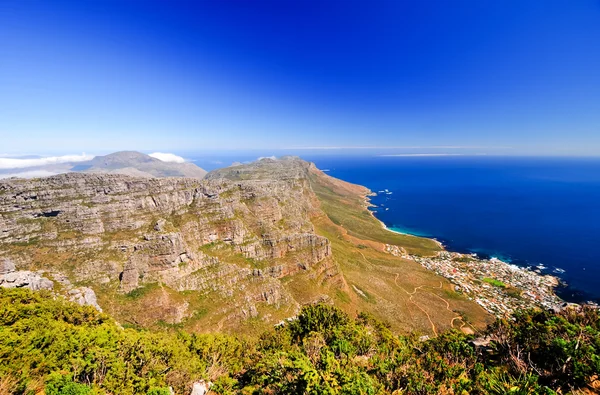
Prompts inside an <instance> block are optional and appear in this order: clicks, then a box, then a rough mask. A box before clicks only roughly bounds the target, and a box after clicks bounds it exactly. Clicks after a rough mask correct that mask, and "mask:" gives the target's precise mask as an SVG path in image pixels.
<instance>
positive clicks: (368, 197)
mask: <svg viewBox="0 0 600 395" xmlns="http://www.w3.org/2000/svg"><path fill="white" fill-rule="evenodd" d="M371 196H377V193H375V192H373V191H371V190H369V192H368V193H367V194H366V195H365V196H364V199H365V206H366V208H367V211H368V212H369V213H370V214H371V216H373V218H375V219H376V220H377V221H378V222H379V223H380V224H381V227H382V228H383V229H385V230H387V231H388V232H392V233H396V234H398V235H402V236H410V237H418V238H422V239H428V240H431V241H433V242H434V243H435V244H437V245H438V246H439V247H440V249H441V250H442V251H446V248H445V247H444V245H443V244H442V242H440V241H439V240H437V239H434V238H432V237H425V236H417V235H413V234H410V233H405V232H400V231H397V230H393V229H390V228H388V226H387V225H386V224H385V223H384V222H383V221H382V220H380V219H379V218H377V216H376V215H375V213H374V212H373V211H371V210H369V207H377V206H376V205H374V204H372V203H371V199H370V197H371ZM442 251H440V252H442Z"/></svg>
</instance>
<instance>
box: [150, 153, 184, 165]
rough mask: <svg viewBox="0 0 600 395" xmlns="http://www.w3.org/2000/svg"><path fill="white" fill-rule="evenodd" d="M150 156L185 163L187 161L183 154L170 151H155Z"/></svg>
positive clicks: (165, 160) (164, 160)
mask: <svg viewBox="0 0 600 395" xmlns="http://www.w3.org/2000/svg"><path fill="white" fill-rule="evenodd" d="M149 156H151V157H153V158H155V159H158V160H162V161H163V162H175V163H183V162H185V159H183V158H182V157H181V156H177V155H175V154H169V153H165V152H154V153H152V154H149Z"/></svg>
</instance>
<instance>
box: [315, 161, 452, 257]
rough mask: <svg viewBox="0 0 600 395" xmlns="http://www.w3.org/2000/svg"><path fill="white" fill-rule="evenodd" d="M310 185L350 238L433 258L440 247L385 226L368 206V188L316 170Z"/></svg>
mask: <svg viewBox="0 0 600 395" xmlns="http://www.w3.org/2000/svg"><path fill="white" fill-rule="evenodd" d="M310 180H311V186H312V188H313V190H314V191H315V193H316V194H317V196H318V197H319V201H320V203H321V208H322V209H323V211H325V212H326V213H327V216H329V218H330V219H331V221H333V223H335V224H336V225H340V226H343V227H344V228H345V229H346V230H347V231H348V233H349V234H350V235H351V236H355V237H358V238H360V239H363V240H372V241H377V242H381V243H386V244H394V245H398V246H401V247H404V248H405V249H406V250H407V252H409V253H411V254H416V255H434V254H435V253H436V252H438V251H440V249H441V248H440V246H439V245H438V244H437V243H436V242H435V241H434V240H431V239H427V238H423V237H416V236H411V235H404V234H400V233H395V232H391V231H389V230H387V229H385V228H384V227H383V225H382V224H381V222H379V220H377V219H376V218H375V217H374V216H373V215H372V214H371V212H369V210H368V209H367V207H366V201H365V196H366V194H367V193H368V192H369V191H368V190H367V189H366V188H364V187H361V186H358V185H352V184H349V183H346V182H344V181H341V180H338V179H335V178H333V177H329V176H327V175H326V174H324V173H322V172H319V171H314V172H312V173H311V176H310Z"/></svg>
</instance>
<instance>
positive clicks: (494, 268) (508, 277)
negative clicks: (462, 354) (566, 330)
mask: <svg viewBox="0 0 600 395" xmlns="http://www.w3.org/2000/svg"><path fill="white" fill-rule="evenodd" d="M386 251H387V252H388V253H390V254H392V255H396V256H402V257H403V258H406V259H412V260H414V261H416V262H418V263H419V264H421V265H422V266H423V267H425V268H427V269H429V270H432V271H434V272H435V273H437V274H439V275H441V276H443V277H445V278H447V279H449V280H450V281H451V282H452V283H453V284H455V290H456V291H457V292H460V293H463V294H464V295H466V296H467V297H468V298H469V299H471V300H474V301H475V302H476V303H478V304H479V305H480V306H481V307H483V308H484V309H485V310H487V311H488V312H490V313H491V314H494V315H496V316H498V317H503V316H509V315H510V314H511V313H513V312H514V311H516V310H519V309H526V308H531V307H542V308H546V309H551V310H555V311H558V310H560V309H562V308H563V307H564V306H565V305H566V303H565V302H564V301H563V300H562V299H560V298H559V297H558V296H557V295H556V294H555V293H554V288H555V287H556V286H558V285H559V280H558V278H556V277H554V276H550V275H543V274H539V273H536V272H534V271H532V270H529V269H527V268H524V267H519V266H516V265H511V264H509V263H506V262H503V261H501V260H500V259H497V258H491V259H481V258H479V257H477V256H476V255H474V254H473V255H469V254H460V253H457V252H448V251H442V252H440V253H439V254H438V255H437V256H435V257H422V256H416V255H409V254H406V253H405V251H404V250H403V249H401V248H399V247H397V246H393V245H387V246H386Z"/></svg>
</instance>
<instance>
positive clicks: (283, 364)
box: [0, 289, 600, 395]
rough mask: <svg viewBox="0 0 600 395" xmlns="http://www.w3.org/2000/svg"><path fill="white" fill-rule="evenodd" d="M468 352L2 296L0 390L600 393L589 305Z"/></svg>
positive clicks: (594, 316)
mask: <svg viewBox="0 0 600 395" xmlns="http://www.w3.org/2000/svg"><path fill="white" fill-rule="evenodd" d="M485 334H486V335H488V336H489V337H490V338H491V339H492V341H491V343H490V345H489V346H488V348H487V349H486V350H485V351H484V350H480V349H477V348H476V347H475V346H473V345H472V344H471V343H470V341H469V340H470V338H469V337H468V336H467V335H464V334H462V333H459V332H457V331H448V332H445V333H442V334H440V335H439V336H437V337H436V338H434V339H432V340H428V341H419V340H418V338H417V336H416V335H405V336H396V335H394V334H393V333H392V332H391V331H390V330H389V328H388V327H387V326H386V325H384V324H382V323H381V322H379V321H377V320H375V319H374V318H373V317H371V316H369V315H367V314H360V315H358V316H357V317H356V318H352V317H350V316H348V315H347V314H345V313H344V312H342V311H341V310H339V309H337V308H335V307H332V306H328V305H312V306H306V307H304V308H303V310H302V312H301V314H300V315H299V316H298V318H297V319H296V320H294V321H291V322H289V323H287V324H286V325H285V326H280V327H278V328H274V329H272V330H270V331H267V332H266V333H264V334H263V335H261V336H260V337H258V338H256V339H249V340H244V339H240V338H234V337H231V336H225V335H219V334H210V335H198V334H188V333H185V332H179V333H171V332H169V333H166V332H148V331H138V330H134V329H123V328H121V327H120V326H119V325H118V324H116V323H115V322H114V321H113V320H112V319H111V318H110V317H108V316H106V315H105V314H101V313H98V312H97V311H95V310H94V309H92V308H90V307H82V306H78V305H75V304H73V303H69V302H66V301H65V300H63V299H60V298H53V297H52V296H51V294H50V293H46V292H37V293H34V292H31V291H29V290H24V289H0V393H2V394H34V393H42V391H45V393H46V394H47V395H55V394H62V395H87V394H124V395H126V394H152V395H158V394H161V395H162V394H168V393H169V390H168V387H169V386H171V387H173V389H174V391H175V393H176V394H188V393H189V391H190V388H191V383H192V382H193V381H195V380H199V379H208V380H211V381H213V382H214V386H213V387H212V390H213V391H214V393H216V394H300V393H305V394H373V395H375V394H392V393H393V394H507V393H510V394H557V393H562V394H565V393H575V392H574V391H575V390H576V389H585V388H591V386H594V385H597V384H598V383H597V382H596V383H594V382H593V381H594V380H597V376H598V374H599V373H600V316H599V313H598V311H597V310H594V309H592V308H588V307H581V308H577V309H568V310H565V311H563V312H561V313H558V314H555V313H550V312H543V311H533V310H530V311H523V312H520V313H518V314H517V315H516V316H515V317H514V320H499V321H496V322H495V323H494V324H492V325H491V326H490V327H489V328H488V329H487V332H486V333H485Z"/></svg>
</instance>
